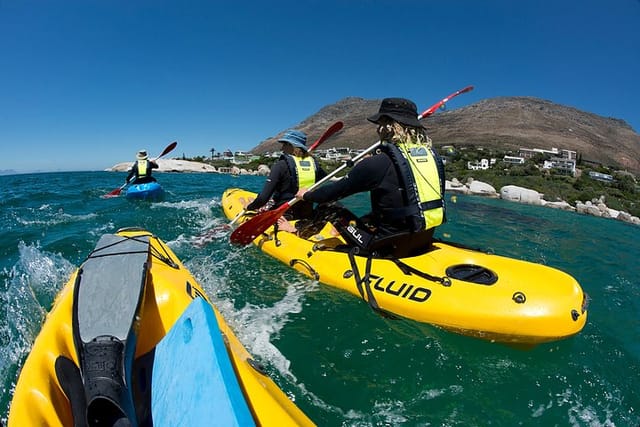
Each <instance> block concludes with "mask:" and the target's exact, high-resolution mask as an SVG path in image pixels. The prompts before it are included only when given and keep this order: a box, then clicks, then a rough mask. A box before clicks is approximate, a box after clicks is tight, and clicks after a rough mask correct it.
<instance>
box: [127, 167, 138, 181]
mask: <svg viewBox="0 0 640 427" xmlns="http://www.w3.org/2000/svg"><path fill="white" fill-rule="evenodd" d="M137 172H138V164H137V163H134V164H133V165H131V169H129V175H127V179H125V180H124V182H129V181H131V178H133V177H134V176H136V175H137Z"/></svg>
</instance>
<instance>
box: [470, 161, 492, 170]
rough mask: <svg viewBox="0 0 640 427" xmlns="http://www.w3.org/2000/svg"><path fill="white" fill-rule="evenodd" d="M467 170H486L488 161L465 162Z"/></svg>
mask: <svg viewBox="0 0 640 427" xmlns="http://www.w3.org/2000/svg"><path fill="white" fill-rule="evenodd" d="M467 169H469V170H473V171H477V170H487V169H489V160H488V159H480V161H474V162H467Z"/></svg>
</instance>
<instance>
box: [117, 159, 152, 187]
mask: <svg viewBox="0 0 640 427" xmlns="http://www.w3.org/2000/svg"><path fill="white" fill-rule="evenodd" d="M152 169H158V164H157V163H156V162H154V161H152V160H147V175H145V176H139V172H138V162H137V161H136V162H135V163H134V164H133V166H132V167H131V169H130V170H129V175H127V179H126V181H125V182H129V180H130V179H131V178H133V177H134V176H135V177H136V179H135V181H133V182H132V184H144V183H146V182H154V181H155V180H156V179H155V178H154V177H152V176H151V170H152Z"/></svg>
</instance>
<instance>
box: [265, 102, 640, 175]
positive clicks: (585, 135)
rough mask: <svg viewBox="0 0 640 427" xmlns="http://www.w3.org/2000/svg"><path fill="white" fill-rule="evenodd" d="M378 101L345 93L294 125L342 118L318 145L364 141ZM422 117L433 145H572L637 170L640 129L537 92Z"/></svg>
mask: <svg viewBox="0 0 640 427" xmlns="http://www.w3.org/2000/svg"><path fill="white" fill-rule="evenodd" d="M379 105H380V100H367V99H362V98H354V97H350V98H345V99H343V100H341V101H339V102H337V103H335V104H332V105H328V106H326V107H324V108H322V109H321V110H320V111H318V112H317V113H316V114H314V115H312V116H310V117H308V118H307V119H306V120H304V121H303V122H301V123H300V124H299V125H298V126H296V128H298V129H300V130H302V131H304V132H306V133H307V134H308V135H309V137H310V139H311V141H313V140H315V139H316V138H317V137H319V136H320V135H321V134H322V132H324V131H325V130H326V129H327V127H329V126H330V125H331V124H332V123H333V122H335V121H337V120H342V121H343V122H344V124H345V126H344V128H343V130H342V131H341V132H340V133H338V134H336V135H335V136H334V137H332V138H331V139H330V140H328V141H327V142H325V143H324V144H323V148H329V147H354V148H364V147H368V146H369V145H371V144H372V143H373V142H375V141H376V133H375V126H374V125H373V124H371V123H370V122H368V121H367V120H366V118H367V117H368V116H370V115H372V114H374V113H375V112H377V110H378V106H379ZM423 123H424V124H425V126H426V127H427V129H428V131H429V136H430V137H431V139H432V140H433V141H434V144H435V145H436V146H440V145H449V144H453V145H456V146H463V145H475V146H482V147H485V148H498V149H501V150H517V149H518V148H521V147H526V148H545V149H550V148H554V147H556V148H559V149H568V150H575V151H577V152H578V153H579V154H581V155H582V158H583V160H589V161H594V162H598V163H602V164H604V165H608V166H614V167H619V168H623V169H627V170H629V171H631V172H634V173H635V174H640V135H639V134H638V133H636V132H635V131H634V130H633V129H632V128H631V127H630V126H629V125H628V124H627V123H626V122H625V121H623V120H619V119H614V118H608V117H602V116H598V115H596V114H592V113H588V112H585V111H580V110H577V109H575V108H572V107H567V106H564V105H559V104H555V103H553V102H550V101H545V100H542V99H538V98H531V97H499V98H490V99H485V100H482V101H480V102H477V103H475V104H472V105H469V106H466V107H462V108H457V109H453V110H450V111H439V112H437V113H436V114H434V115H433V116H431V117H429V118H427V119H425V120H423ZM283 131H284V129H283ZM278 136H279V135H276V137H274V138H270V139H267V140H265V141H263V142H262V143H260V144H259V145H258V146H257V147H255V148H254V149H253V150H252V151H253V152H254V153H263V152H265V151H275V150H279V147H280V144H278V143H277V142H276V138H277V137H278Z"/></svg>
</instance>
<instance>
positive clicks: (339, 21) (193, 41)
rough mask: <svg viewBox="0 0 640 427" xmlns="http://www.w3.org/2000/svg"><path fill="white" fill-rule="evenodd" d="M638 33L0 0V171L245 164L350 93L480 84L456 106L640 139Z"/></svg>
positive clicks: (587, 25)
mask: <svg viewBox="0 0 640 427" xmlns="http://www.w3.org/2000/svg"><path fill="white" fill-rule="evenodd" d="M638 28H640V0H610V1H602V0H553V1H551V0H495V1H492V0H485V1H478V0H441V1H433V0H420V1H413V0H411V1H410V0H343V1H332V0H308V1H306V0H295V1H277V0H274V1H248V0H245V1H199V0H195V1H168V0H108V1H105V0H61V1H47V0H41V1H34V0H0V49H1V50H0V100H1V102H0V145H1V147H2V149H1V150H2V156H0V171H2V170H7V169H11V170H16V171H20V172H24V171H34V170H42V171H56V170H63V171H67V170H102V169H105V168H107V167H110V166H112V165H113V164H115V163H119V162H123V161H132V160H133V158H134V155H135V152H136V151H137V150H138V149H140V148H146V149H147V150H148V151H149V152H150V154H151V155H152V156H153V155H154V154H155V155H158V154H160V152H161V151H162V150H163V149H164V147H165V146H167V145H168V144H169V143H170V142H171V141H174V140H177V141H178V147H177V148H176V149H175V150H174V151H173V152H172V153H171V154H170V155H169V156H168V157H173V156H182V155H183V154H184V155H186V156H188V157H192V156H197V155H209V154H210V150H211V148H215V149H216V150H223V149H227V148H230V149H232V150H248V149H251V148H252V147H254V146H256V145H257V144H258V143H260V142H261V141H262V140H264V139H265V138H268V137H270V136H273V135H275V134H277V133H278V132H280V131H282V130H284V129H286V128H289V127H292V126H295V125H296V124H297V123H299V122H300V121H302V120H303V119H305V118H306V117H308V116H310V115H312V114H314V113H316V112H317V111H318V110H319V109H320V108H322V107H324V106H325V105H328V104H332V103H335V102H337V101H339V100H341V99H343V98H345V97H348V96H357V97H362V98H367V99H381V98H384V97H391V96H399V97H406V98H410V99H412V100H413V101H415V102H416V104H417V105H418V109H419V110H423V109H425V108H427V107H429V106H430V105H431V104H433V103H435V102H437V101H438V100H439V99H441V98H442V97H444V96H446V95H448V94H449V93H451V92H453V91H455V90H457V89H460V88H463V87H465V86H467V85H474V86H475V90H474V91H472V92H470V93H467V94H464V95H461V96H460V97H458V98H456V99H455V100H454V101H451V103H450V104H449V106H448V107H449V108H457V107H460V106H464V105H469V104H472V103H474V102H477V101H479V100H481V99H485V98H492V97H496V96H534V97H538V98H542V99H547V100H550V101H552V102H556V103H559V104H564V105H568V106H572V107H575V108H578V109H581V110H585V111H589V112H593V113H596V114H599V115H603V116H607V117H615V118H619V119H623V120H625V121H626V122H627V123H629V124H630V125H631V126H632V127H633V128H634V129H635V130H636V131H640V108H639V107H638V106H639V105H640V104H639V101H640V80H639V77H638V76H640V30H638ZM310 137H314V135H312V136H310ZM315 137H317V135H316V136H315Z"/></svg>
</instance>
